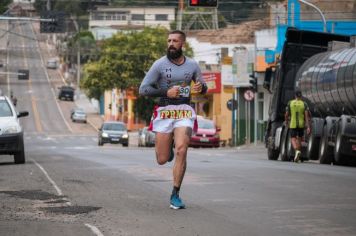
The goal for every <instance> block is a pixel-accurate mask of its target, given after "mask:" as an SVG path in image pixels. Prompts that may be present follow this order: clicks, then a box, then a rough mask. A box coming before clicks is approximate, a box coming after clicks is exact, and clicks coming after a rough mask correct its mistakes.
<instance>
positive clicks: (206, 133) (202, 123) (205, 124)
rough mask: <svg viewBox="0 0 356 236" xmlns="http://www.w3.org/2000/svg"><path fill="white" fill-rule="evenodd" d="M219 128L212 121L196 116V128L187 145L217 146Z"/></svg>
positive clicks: (218, 143) (218, 144)
mask: <svg viewBox="0 0 356 236" xmlns="http://www.w3.org/2000/svg"><path fill="white" fill-rule="evenodd" d="M219 131H220V128H217V127H216V125H215V124H214V121H212V120H208V119H205V118H203V117H201V116H198V130H197V132H193V134H192V138H191V139H190V143H189V146H191V147H219V146H220V135H219Z"/></svg>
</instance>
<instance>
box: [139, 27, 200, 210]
mask: <svg viewBox="0 0 356 236" xmlns="http://www.w3.org/2000/svg"><path fill="white" fill-rule="evenodd" d="M185 38H186V36H185V34H184V32H182V31H179V30H175V31H171V32H170V33H169V34H168V40H167V44H168V45H167V55H166V56H163V57H161V58H160V59H158V60H157V61H155V62H154V64H153V65H152V67H151V68H150V70H149V71H148V72H147V74H146V76H145V78H144V79H143V81H142V84H141V86H140V90H139V93H140V95H144V96H151V97H159V102H158V104H157V105H158V106H156V107H155V110H154V114H153V119H152V122H151V126H152V130H153V131H154V132H155V133H156V158H157V162H158V164H160V165H163V164H165V163H167V161H171V160H172V159H173V155H171V148H172V145H173V138H174V144H175V156H176V159H175V163H174V166H173V191H172V195H171V200H170V204H171V205H170V207H171V208H172V209H181V208H185V205H184V203H183V202H182V200H181V198H180V197H179V190H180V187H181V184H182V181H183V178H184V174H185V170H186V167H187V150H188V145H189V141H190V138H191V135H192V130H193V128H194V125H195V124H196V114H195V111H194V109H193V108H192V107H191V106H190V93H191V89H192V90H194V91H195V92H198V93H202V94H204V93H206V91H207V86H206V84H205V82H204V80H203V78H202V75H201V71H200V68H199V65H198V64H197V63H196V62H195V61H194V60H193V59H191V58H188V57H186V56H184V55H183V50H182V48H183V46H184V44H185ZM191 81H194V82H195V83H194V85H193V86H192V87H191ZM172 152H173V151H172Z"/></svg>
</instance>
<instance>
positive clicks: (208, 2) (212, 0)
mask: <svg viewBox="0 0 356 236" xmlns="http://www.w3.org/2000/svg"><path fill="white" fill-rule="evenodd" d="M189 6H190V7H217V6H218V0H189Z"/></svg>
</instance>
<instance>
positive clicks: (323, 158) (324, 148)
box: [319, 124, 333, 165]
mask: <svg viewBox="0 0 356 236" xmlns="http://www.w3.org/2000/svg"><path fill="white" fill-rule="evenodd" d="M329 132H330V128H329V127H328V125H327V124H325V125H324V127H323V133H322V135H321V141H320V148H319V162H320V164H329V165H330V164H331V163H332V162H333V156H332V148H331V147H330V146H329V144H328V141H329V140H328V139H329V138H328V137H329Z"/></svg>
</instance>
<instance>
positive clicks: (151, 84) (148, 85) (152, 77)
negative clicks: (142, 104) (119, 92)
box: [139, 63, 167, 97]
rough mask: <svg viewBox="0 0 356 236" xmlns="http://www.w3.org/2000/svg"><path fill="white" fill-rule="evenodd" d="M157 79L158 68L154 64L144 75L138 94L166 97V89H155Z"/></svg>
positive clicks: (158, 75) (158, 76)
mask: <svg viewBox="0 0 356 236" xmlns="http://www.w3.org/2000/svg"><path fill="white" fill-rule="evenodd" d="M159 78H160V73H159V70H158V66H157V64H156V63H154V64H153V65H152V67H151V68H150V70H149V71H148V72H147V73H146V76H145V78H144V79H143V81H142V83H141V85H140V89H139V94H140V95H141V96H150V97H166V96H167V89H165V88H157V82H158V79H159Z"/></svg>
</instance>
